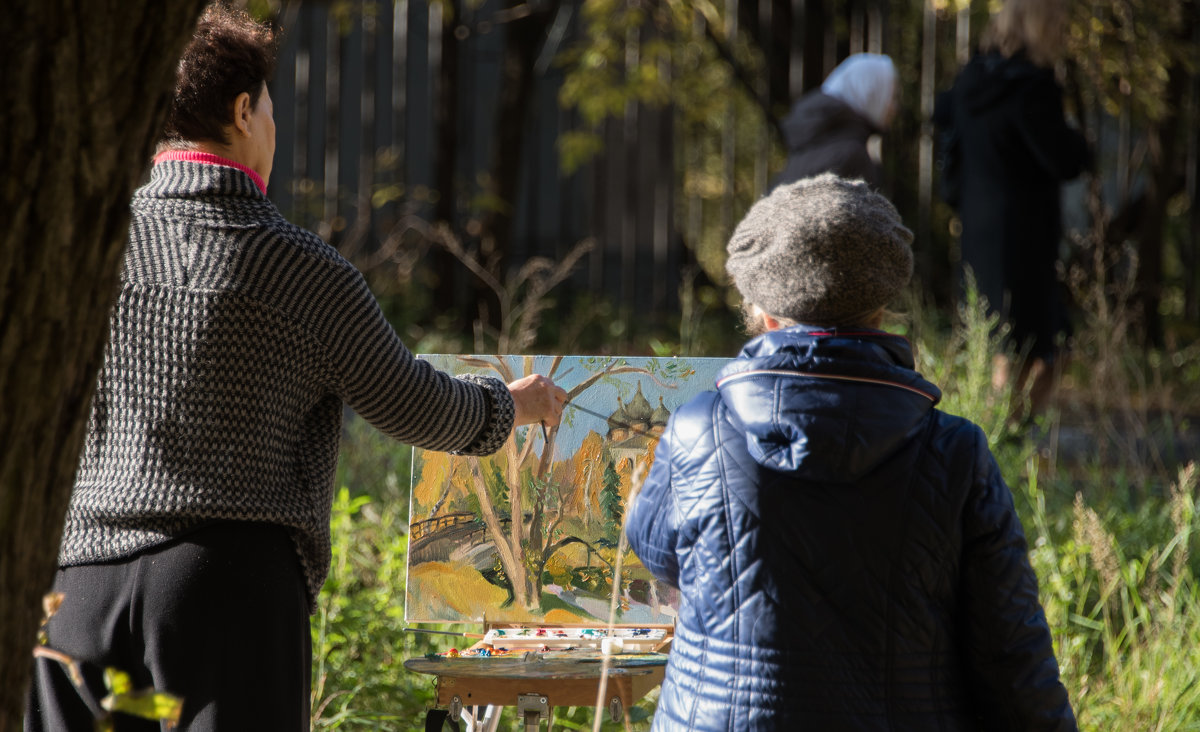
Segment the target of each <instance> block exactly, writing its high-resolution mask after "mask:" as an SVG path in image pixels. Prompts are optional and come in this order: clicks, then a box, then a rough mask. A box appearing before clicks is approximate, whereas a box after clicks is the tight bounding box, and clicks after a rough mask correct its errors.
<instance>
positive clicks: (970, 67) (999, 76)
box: [961, 51, 1051, 113]
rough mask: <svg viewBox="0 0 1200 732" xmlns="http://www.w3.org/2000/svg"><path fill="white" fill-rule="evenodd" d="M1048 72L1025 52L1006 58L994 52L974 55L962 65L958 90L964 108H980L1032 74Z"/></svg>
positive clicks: (1005, 96)
mask: <svg viewBox="0 0 1200 732" xmlns="http://www.w3.org/2000/svg"><path fill="white" fill-rule="evenodd" d="M1047 73H1051V72H1050V71H1049V70H1048V69H1043V68H1041V67H1039V66H1035V65H1034V64H1033V63H1032V62H1031V61H1029V59H1027V58H1026V57H1025V54H1023V53H1018V54H1016V55H1014V56H1012V57H1011V58H1006V57H1005V56H1003V55H1001V54H1000V53H997V52H994V51H993V52H989V53H982V54H978V55H976V56H975V57H974V58H972V59H971V61H970V62H969V63H968V64H967V65H966V67H964V68H963V72H962V80H961V84H962V94H963V102H964V103H965V105H966V108H967V111H969V112H972V113H979V112H982V111H984V110H986V109H988V108H990V107H992V106H994V105H995V104H997V103H998V102H1000V101H1001V100H1003V99H1006V98H1008V97H1010V96H1011V95H1012V92H1013V90H1014V89H1015V88H1017V87H1020V86H1024V85H1025V84H1028V83H1029V82H1030V81H1032V80H1033V79H1035V78H1036V77H1038V76H1040V75H1043V74H1047Z"/></svg>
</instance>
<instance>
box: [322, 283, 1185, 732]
mask: <svg viewBox="0 0 1200 732" xmlns="http://www.w3.org/2000/svg"><path fill="white" fill-rule="evenodd" d="M911 310H912V312H911V313H910V316H909V319H908V321H907V324H906V325H902V326H901V328H902V329H903V330H905V331H906V332H907V334H908V335H909V337H910V338H911V339H912V340H913V342H914V345H915V347H916V350H917V355H918V356H917V360H918V364H917V367H918V370H920V371H921V372H922V373H923V374H925V375H926V376H927V377H928V378H930V380H932V381H934V382H935V383H937V384H938V385H939V386H940V387H942V389H943V392H944V399H943V402H942V404H941V407H942V408H943V409H945V410H946V411H949V412H953V413H956V414H961V415H963V416H966V417H968V418H970V419H972V420H973V421H975V422H976V423H978V424H980V425H981V426H982V427H983V429H984V431H985V433H986V434H987V435H988V438H989V441H990V443H991V446H992V449H993V452H994V453H995V455H996V458H997V462H998V463H999V464H1000V468H1001V471H1002V473H1003V475H1004V476H1005V478H1006V480H1007V481H1008V484H1009V486H1010V488H1011V489H1012V490H1013V495H1014V498H1015V501H1016V505H1017V510H1018V512H1019V514H1020V516H1021V519H1022V522H1023V524H1024V526H1025V530H1026V534H1027V536H1028V539H1029V546H1030V559H1031V561H1032V563H1033V566H1034V568H1035V570H1036V571H1037V574H1038V577H1039V580H1040V586H1041V595H1042V600H1043V604H1044V606H1045V609H1046V615H1047V618H1048V620H1049V622H1050V625H1051V629H1052V631H1053V633H1054V639H1055V644H1056V649H1057V653H1058V658H1059V662H1060V665H1061V668H1062V674H1063V680H1064V682H1065V684H1066V685H1067V688H1068V690H1069V692H1070V695H1071V700H1072V704H1073V706H1074V708H1075V711H1076V714H1077V716H1078V718H1079V722H1080V727H1081V729H1083V730H1087V731H1093V730H1094V731H1095V732H1101V731H1105V732H1107V730H1113V729H1122V730H1139V731H1144V730H1162V731H1167V730H1200V663H1197V662H1196V661H1195V654H1196V653H1197V650H1196V649H1198V648H1200V584H1198V583H1197V577H1198V576H1200V575H1198V574H1197V572H1198V570H1200V565H1198V563H1197V557H1198V556H1200V554H1198V553H1197V552H1196V551H1195V542H1196V538H1197V535H1198V534H1200V526H1198V519H1197V512H1196V510H1195V495H1196V490H1197V471H1196V469H1195V468H1194V466H1193V467H1191V468H1189V467H1187V466H1184V465H1181V464H1180V463H1179V461H1178V460H1177V459H1176V457H1177V456H1173V455H1170V454H1167V455H1165V456H1164V455H1159V456H1157V457H1156V459H1155V460H1153V461H1149V462H1147V461H1145V460H1143V459H1142V458H1141V456H1140V455H1138V454H1134V453H1132V452H1122V450H1121V445H1122V444H1123V443H1121V442H1120V441H1118V442H1116V443H1114V444H1115V447H1114V448H1113V449H1112V450H1109V451H1104V452H1099V453H1097V454H1096V455H1095V456H1092V457H1089V458H1086V459H1079V458H1078V456H1076V458H1074V461H1073V462H1072V463H1071V464H1070V465H1067V464H1065V463H1063V462H1062V461H1061V460H1060V459H1059V458H1058V457H1057V456H1056V455H1055V454H1054V453H1053V451H1049V452H1048V451H1047V449H1046V443H1047V439H1048V437H1047V436H1052V435H1053V434H1054V433H1055V428H1056V426H1057V425H1058V424H1059V423H1060V420H1061V419H1062V415H1061V412H1058V411H1055V412H1052V413H1051V414H1049V415H1047V416H1046V417H1045V418H1044V419H1043V420H1042V421H1041V423H1040V424H1039V425H1038V426H1037V427H1036V428H1035V430H1034V431H1033V432H1029V431H1020V432H1014V431H1013V430H1012V429H1011V428H1009V427H1006V425H1005V421H1006V413H1005V405H1006V404H1007V403H1008V395H1007V394H996V393H994V392H993V390H992V387H991V382H990V356H991V353H992V352H993V351H994V349H995V348H996V347H997V344H996V342H995V341H994V339H993V336H992V330H993V328H992V326H993V323H992V322H991V321H989V320H988V318H987V317H986V316H984V315H983V314H982V308H981V307H980V306H979V303H970V304H969V305H968V307H965V308H964V309H963V311H962V312H961V313H960V314H959V317H958V318H957V320H956V322H955V324H954V325H953V327H950V326H948V325H946V324H937V323H934V322H933V318H932V316H929V315H928V314H926V313H923V312H922V311H921V310H920V309H919V308H915V307H914V308H912V309H911ZM1084 336H1085V337H1084V338H1081V339H1080V342H1081V343H1082V344H1083V349H1084V350H1085V353H1083V354H1082V355H1083V356H1084V358H1082V359H1080V358H1077V360H1076V364H1077V365H1076V366H1075V367H1074V368H1075V370H1074V371H1073V372H1072V373H1071V374H1069V377H1070V381H1071V383H1072V385H1073V389H1074V390H1075V396H1080V395H1083V396H1084V397H1087V398H1088V399H1090V401H1091V402H1092V403H1100V404H1104V405H1107V406H1106V410H1107V411H1105V412H1104V414H1103V415H1102V416H1103V417H1104V418H1105V419H1110V418H1112V417H1113V416H1114V415H1113V410H1119V409H1136V408H1139V407H1137V405H1145V404H1147V403H1155V404H1158V409H1159V410H1161V411H1162V414H1158V413H1157V412H1156V414H1158V416H1156V417H1155V418H1154V419H1150V420H1147V419H1136V418H1128V419H1121V420H1119V424H1121V425H1122V429H1125V430H1134V431H1135V432H1136V431H1137V430H1139V429H1146V428H1147V425H1151V426H1152V425H1153V424H1155V423H1156V421H1155V420H1160V419H1165V420H1169V421H1171V424H1176V425H1184V426H1186V424H1187V414H1186V412H1188V411H1191V410H1193V409H1195V407H1196V405H1195V404H1194V403H1190V404H1189V403H1187V402H1186V401H1185V400H1182V399H1181V395H1186V394H1196V393H1200V390H1197V389H1196V383H1197V380H1198V379H1200V369H1198V368H1196V363H1197V361H1200V352H1198V351H1197V349H1191V350H1185V351H1180V352H1178V353H1172V354H1150V355H1144V354H1143V355H1139V354H1138V353H1135V350H1134V349H1132V348H1126V349H1125V350H1123V351H1122V355H1121V356H1120V357H1119V358H1112V361H1111V362H1110V363H1109V364H1108V365H1107V367H1106V369H1104V370H1103V372H1104V378H1103V382H1102V383H1092V382H1091V381H1089V373H1090V372H1092V371H1094V368H1093V367H1094V361H1092V359H1094V358H1099V357H1100V356H1099V355H1097V354H1089V353H1087V352H1086V348H1087V343H1088V340H1087V338H1086V334H1084ZM1110 346H1111V344H1110ZM1181 362H1182V363H1181ZM1156 363H1159V364H1171V365H1173V366H1175V367H1177V368H1175V369H1174V370H1172V369H1170V368H1165V367H1156V366H1155V364H1156ZM1172 379H1175V381H1172ZM1088 389H1095V390H1097V391H1102V392H1103V393H1096V394H1088ZM1151 390H1158V391H1157V392H1156V393H1157V394H1158V396H1155V393H1151ZM1164 393H1165V394H1166V395H1167V396H1162V394H1164ZM1130 405H1134V406H1132V407H1131V406H1130ZM1172 407H1177V408H1178V409H1181V410H1184V412H1185V413H1183V414H1177V413H1174V412H1172V411H1171V408H1172ZM1130 414H1132V416H1133V417H1137V416H1138V414H1137V413H1134V412H1131V413H1130ZM1192 414H1193V415H1194V414H1195V412H1192ZM1163 415H1165V416H1163ZM1118 416H1119V415H1118ZM1112 423H1113V424H1116V423H1118V421H1117V420H1115V419H1114V420H1112ZM1106 424H1107V423H1106ZM1117 436H1118V437H1120V436H1125V435H1117ZM1128 436H1130V437H1144V436H1145V435H1141V434H1133V435H1128ZM1035 438H1036V439H1035ZM1130 444H1132V441H1130ZM410 459H411V458H410V451H409V450H408V448H404V447H402V446H398V445H395V444H394V443H390V442H389V441H387V440H386V439H385V438H382V437H380V436H378V435H377V434H375V433H374V432H373V430H370V428H366V427H364V426H363V425H362V424H361V423H357V424H356V423H354V422H353V421H352V422H351V423H350V424H349V425H348V429H347V434H346V438H345V444H344V447H343V452H342V463H341V467H340V469H339V480H341V481H342V484H343V485H347V486H349V489H348V490H343V491H342V492H341V493H340V494H339V495H338V497H337V501H336V503H335V506H334V519H333V537H334V547H333V552H334V556H333V569H332V571H331V573H330V576H329V580H328V581H327V583H326V585H325V588H324V589H323V591H322V593H321V597H320V612H319V614H318V615H317V616H316V617H315V618H314V622H313V641H314V645H313V652H314V681H313V689H314V704H313V708H314V722H313V727H314V729H329V730H333V729H338V730H367V729H370V730H409V729H415V728H420V727H421V725H422V724H423V715H424V712H425V710H426V709H427V708H429V707H430V706H431V705H432V704H433V700H434V688H433V679H432V677H428V676H421V675H418V674H414V673H410V672H408V671H406V670H405V669H404V667H403V661H404V659H407V658H411V657H414V656H421V655H424V654H425V653H429V652H434V651H440V650H445V649H447V648H449V647H451V646H455V645H460V644H462V643H463V642H464V641H463V640H462V639H458V638H454V637H451V636H439V635H428V634H412V633H405V632H404V630H403V628H404V622H403V602H404V578H405V564H406V562H405V552H406V546H407V537H406V530H407V516H408V494H407V490H408V481H409V467H408V466H409V462H408V461H409V460H410ZM440 627H441V628H442V629H452V626H440ZM655 698H656V694H653V693H652V694H651V695H650V696H649V697H647V699H646V700H644V701H643V702H642V704H640V705H639V707H638V709H637V710H635V712H634V714H635V719H636V723H635V725H634V728H635V729H646V728H647V727H648V720H649V718H650V715H651V714H652V712H653V703H654V700H655ZM511 714H512V713H511V711H510V712H509V716H511ZM556 715H557V716H556V727H557V728H562V729H592V725H593V720H594V719H595V710H592V709H590V708H571V709H559V710H557V711H556ZM509 716H506V717H505V719H506V720H508V719H509ZM601 718H602V719H603V720H607V718H608V715H607V711H606V710H604V711H603V712H602V714H601ZM515 723H516V722H515V719H514V720H513V721H512V723H511V724H510V723H508V722H507V721H506V722H505V723H502V724H501V728H502V729H511V728H513V726H512V725H513V724H515ZM506 724H508V725H509V726H505V725H506ZM620 728H621V727H620V726H619V725H613V724H611V723H607V722H606V723H605V724H604V726H603V727H602V729H605V730H615V729H620Z"/></svg>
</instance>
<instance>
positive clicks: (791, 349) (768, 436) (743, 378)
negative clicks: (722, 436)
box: [717, 325, 941, 483]
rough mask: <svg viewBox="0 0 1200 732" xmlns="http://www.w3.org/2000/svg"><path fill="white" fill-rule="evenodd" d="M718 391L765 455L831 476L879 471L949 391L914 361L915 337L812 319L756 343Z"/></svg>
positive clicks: (840, 478) (801, 473)
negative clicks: (816, 322) (918, 369)
mask: <svg viewBox="0 0 1200 732" xmlns="http://www.w3.org/2000/svg"><path fill="white" fill-rule="evenodd" d="M717 391H718V392H719V393H720V395H721V399H722V401H723V402H724V404H725V405H726V406H727V407H728V410H729V416H730V419H731V420H732V421H733V423H734V425H735V426H736V427H737V428H738V429H739V430H741V431H742V432H744V433H745V435H746V444H747V448H748V449H749V451H750V455H751V456H752V457H753V458H754V460H755V461H757V462H758V463H759V464H761V465H763V466H765V467H767V468H770V469H772V470H776V471H782V472H788V473H792V474H794V475H796V476H797V477H800V478H803V479H806V480H815V481H822V482H829V483H847V482H852V481H855V480H858V479H859V478H861V477H862V476H864V475H866V474H868V473H870V472H871V471H872V470H873V469H874V468H875V467H876V466H878V465H879V464H880V463H881V462H883V461H885V460H886V459H887V458H889V457H891V456H892V455H894V454H895V453H896V451H897V450H899V449H901V448H902V447H903V445H904V444H905V443H906V442H907V441H908V440H909V439H910V438H911V437H913V436H914V435H915V433H916V431H917V430H918V428H919V427H920V425H921V423H922V421H923V420H924V418H925V416H926V415H927V414H928V413H929V411H930V410H931V409H932V408H933V407H934V405H935V404H937V402H938V401H939V400H940V399H941V391H940V390H939V389H938V388H937V387H936V386H934V385H933V384H931V383H930V382H929V381H926V380H925V379H924V378H923V377H922V376H921V375H920V374H918V373H917V372H916V371H914V370H913V356H912V348H911V347H910V345H909V343H908V341H907V339H905V338H903V337H901V336H896V335H891V334H888V333H885V332H883V331H877V330H866V329H859V330H853V331H851V330H838V329H830V328H815V327H810V326H803V325H801V326H795V327H792V328H785V329H782V330H776V331H771V332H769V333H766V334H764V335H762V336H759V337H757V338H755V339H754V340H751V341H750V342H749V343H747V344H746V346H745V347H744V348H743V349H742V352H741V354H740V355H739V356H738V358H737V360H735V361H734V362H732V363H731V364H729V365H728V366H726V367H725V368H724V369H722V371H721V373H720V375H719V376H718V377H717Z"/></svg>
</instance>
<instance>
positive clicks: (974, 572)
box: [962, 428, 1077, 732]
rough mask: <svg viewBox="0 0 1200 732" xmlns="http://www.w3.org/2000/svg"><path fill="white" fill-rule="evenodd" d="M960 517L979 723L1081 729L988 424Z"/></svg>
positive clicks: (968, 658)
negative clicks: (989, 440) (989, 443)
mask: <svg viewBox="0 0 1200 732" xmlns="http://www.w3.org/2000/svg"><path fill="white" fill-rule="evenodd" d="M974 432H975V451H976V460H975V466H976V468H975V475H974V478H973V481H972V485H971V488H970V493H969V495H968V499H967V505H966V506H965V513H964V518H963V564H962V588H963V605H962V618H963V621H962V623H963V635H964V650H965V665H966V670H967V678H968V682H969V685H970V688H971V692H972V697H973V698H974V700H975V702H976V704H977V708H978V712H979V716H980V720H979V721H980V724H981V725H982V727H981V728H982V729H987V730H1012V731H1013V732H1015V731H1017V730H1021V731H1023V732H1035V731H1038V732H1049V731H1050V730H1054V731H1055V732H1067V731H1069V730H1076V729H1077V727H1076V723H1075V716H1074V713H1073V712H1072V710H1071V704H1070V701H1069V700H1068V698H1067V690H1066V688H1065V687H1063V685H1062V683H1061V682H1060V681H1059V675H1058V660H1057V659H1056V658H1055V656H1054V648H1053V644H1052V640H1051V636H1050V628H1049V625H1048V624H1047V622H1046V616H1045V613H1044V611H1043V609H1042V605H1041V603H1040V601H1039V600H1038V585H1037V577H1036V576H1035V575H1034V572H1033V568H1032V567H1031V566H1030V564H1029V557H1028V551H1027V550H1028V547H1027V545H1026V541H1025V533H1024V530H1023V529H1022V527H1021V521H1020V519H1019V518H1018V517H1017V513H1016V510H1015V509H1014V507H1013V501H1012V494H1011V492H1010V491H1009V489H1008V486H1007V485H1005V483H1004V479H1003V478H1002V477H1001V476H1000V471H999V468H998V467H997V465H996V461H995V459H994V458H993V457H992V454H991V452H990V451H989V450H988V448H987V442H986V439H985V437H984V436H983V432H982V431H981V430H979V429H978V428H975V430H974Z"/></svg>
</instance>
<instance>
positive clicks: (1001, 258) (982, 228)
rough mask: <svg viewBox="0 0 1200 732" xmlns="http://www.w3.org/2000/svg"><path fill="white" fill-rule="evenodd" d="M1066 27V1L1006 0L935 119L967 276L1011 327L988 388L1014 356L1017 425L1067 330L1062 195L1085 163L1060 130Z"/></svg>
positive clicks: (1035, 401)
mask: <svg viewBox="0 0 1200 732" xmlns="http://www.w3.org/2000/svg"><path fill="white" fill-rule="evenodd" d="M1066 21H1067V9H1066V3H1065V0H1007V2H1006V3H1005V4H1004V6H1003V8H1002V9H1001V10H1000V12H999V13H998V14H997V15H996V16H995V17H994V18H993V19H992V21H991V23H990V24H989V26H988V28H987V29H986V30H985V31H984V35H983V37H982V39H981V42H980V52H979V53H978V54H977V55H976V56H975V57H974V58H972V59H971V61H970V62H969V63H968V64H967V65H966V66H965V67H964V68H963V69H962V71H961V72H960V73H959V75H958V77H957V79H956V80H955V82H954V85H953V87H952V88H951V89H950V90H949V91H947V92H944V93H943V94H942V95H941V96H940V97H939V99H938V104H937V107H936V109H935V113H934V123H935V124H936V125H937V126H938V128H939V129H940V130H942V139H943V141H944V142H948V144H949V146H950V150H949V151H948V160H949V161H950V163H951V164H950V165H949V167H948V168H947V169H945V170H943V174H944V175H946V176H948V177H949V178H950V179H949V180H947V181H943V183H944V189H949V190H951V191H953V192H954V195H951V196H949V197H948V199H949V202H950V203H951V204H952V205H954V206H956V208H957V209H958V214H959V217H960V219H961V221H962V262H963V265H964V268H969V270H970V273H971V274H972V275H973V276H974V278H975V284H976V286H977V288H978V290H979V294H980V295H982V296H983V297H985V298H987V303H988V307H989V310H990V311H991V312H993V313H998V314H1000V316H1001V317H1002V319H1003V321H1004V322H1005V323H1006V324H1007V325H1008V326H1009V328H1010V331H1009V337H1008V351H1007V352H1006V353H1003V354H997V355H996V357H995V361H994V370H993V385H994V386H996V387H997V388H1000V387H1003V386H1004V385H1005V384H1007V383H1009V382H1010V375H1011V363H1012V361H1011V353H1012V352H1015V353H1016V354H1017V355H1018V356H1019V357H1021V361H1020V368H1019V369H1018V372H1017V375H1016V379H1015V380H1014V381H1012V383H1013V386H1014V389H1015V392H1016V397H1017V401H1016V403H1015V405H1014V414H1013V416H1014V418H1015V419H1022V418H1028V417H1032V416H1034V415H1036V414H1037V413H1039V412H1040V411H1041V410H1042V409H1043V408H1044V407H1045V405H1046V402H1047V400H1048V399H1049V397H1050V394H1051V392H1052V388H1053V375H1054V373H1055V371H1056V368H1055V363H1054V362H1055V358H1056V356H1057V355H1059V354H1060V353H1061V347H1060V345H1061V343H1062V340H1063V338H1064V337H1065V336H1066V335H1067V334H1069V332H1070V326H1069V322H1068V319H1067V313H1066V303H1065V301H1064V298H1063V296H1062V292H1061V287H1060V284H1059V281H1058V275H1057V267H1056V263H1057V261H1058V253H1059V242H1060V239H1061V238H1062V221H1061V208H1060V202H1059V198H1060V193H1061V184H1062V182H1063V181H1066V180H1070V179H1071V178H1074V177H1076V176H1078V175H1079V174H1080V173H1082V172H1083V171H1084V170H1085V169H1086V168H1087V167H1088V166H1089V165H1090V163H1091V156H1090V152H1089V147H1088V144H1087V142H1086V140H1085V139H1084V137H1083V135H1081V134H1080V133H1079V132H1078V131H1077V130H1075V129H1073V128H1072V127H1070V126H1069V125H1068V124H1067V122H1066V119H1065V117H1064V114H1063V104H1062V87H1061V86H1060V85H1059V83H1058V81H1057V80H1056V79H1055V76H1054V71H1053V66H1054V63H1055V61H1056V56H1057V54H1058V52H1059V50H1060V49H1061V46H1062V37H1063V33H1064V31H1065V29H1066ZM1026 388H1028V391H1029V394H1028V399H1029V402H1028V404H1024V403H1023V400H1024V392H1025V389H1026Z"/></svg>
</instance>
